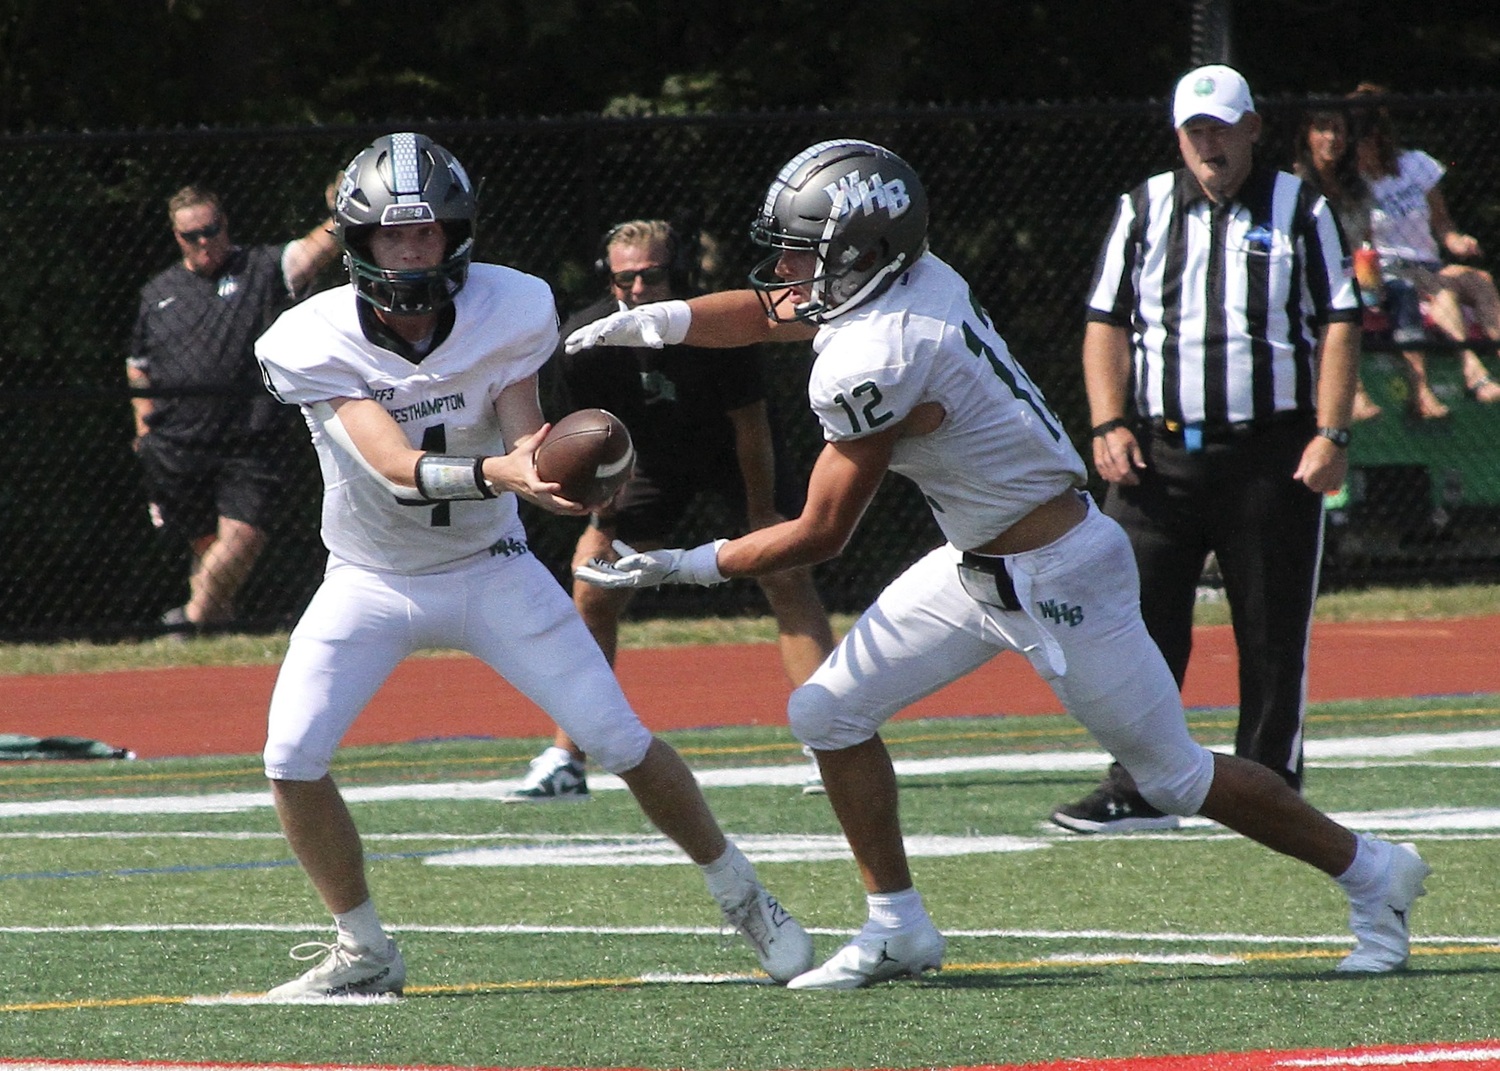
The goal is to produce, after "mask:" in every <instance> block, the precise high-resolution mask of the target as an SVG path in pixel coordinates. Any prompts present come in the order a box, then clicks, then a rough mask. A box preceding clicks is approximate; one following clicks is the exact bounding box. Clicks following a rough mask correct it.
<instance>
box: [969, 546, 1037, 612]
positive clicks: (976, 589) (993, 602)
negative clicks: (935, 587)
mask: <svg viewBox="0 0 1500 1071" xmlns="http://www.w3.org/2000/svg"><path fill="white" fill-rule="evenodd" d="M958 579H959V581H960V582H961V583H962V584H963V586H964V590H965V591H967V592H968V593H969V594H970V596H972V597H973V598H975V599H977V600H979V601H980V602H982V603H985V604H987V605H990V606H998V607H1000V609H1002V610H1019V609H1020V608H1021V600H1020V599H1018V598H1016V586H1015V584H1013V583H1011V579H1010V573H1008V572H1006V570H1005V559H1004V558H996V557H991V556H990V555H986V554H971V553H969V552H968V551H964V552H963V560H962V561H960V562H959V564H958Z"/></svg>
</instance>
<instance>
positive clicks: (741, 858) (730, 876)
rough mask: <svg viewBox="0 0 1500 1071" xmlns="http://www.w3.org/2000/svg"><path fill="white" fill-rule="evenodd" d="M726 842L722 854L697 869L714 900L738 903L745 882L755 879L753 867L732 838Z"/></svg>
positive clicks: (741, 897) (742, 897)
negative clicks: (700, 871) (700, 872)
mask: <svg viewBox="0 0 1500 1071" xmlns="http://www.w3.org/2000/svg"><path fill="white" fill-rule="evenodd" d="M726 843H727V844H728V847H726V848H725V849H724V854H723V855H721V856H719V857H718V858H717V859H715V860H714V861H713V862H712V863H708V864H706V865H704V866H701V867H699V868H698V869H700V870H702V871H703V880H704V881H706V882H707V883H708V891H709V892H711V893H712V894H713V897H714V899H715V900H717V901H719V902H720V903H721V904H722V903H739V901H740V900H742V899H744V896H745V883H746V882H753V881H755V867H754V866H753V865H752V864H751V862H750V860H749V859H747V858H745V853H744V852H742V851H740V847H739V845H738V844H736V843H735V842H734V841H732V840H731V841H728V842H726Z"/></svg>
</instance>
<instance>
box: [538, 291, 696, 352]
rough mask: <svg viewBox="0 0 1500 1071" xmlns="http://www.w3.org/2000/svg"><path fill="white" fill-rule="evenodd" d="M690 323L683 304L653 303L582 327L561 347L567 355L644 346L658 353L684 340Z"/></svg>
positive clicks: (689, 317) (685, 303)
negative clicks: (603, 348)
mask: <svg viewBox="0 0 1500 1071" xmlns="http://www.w3.org/2000/svg"><path fill="white" fill-rule="evenodd" d="M692 321H693V310H692V309H690V308H688V303H687V302H686V301H653V302H651V303H649V304H646V305H637V306H636V307H635V308H633V309H625V310H623V311H621V312H612V313H610V314H609V315H608V316H605V317H603V318H601V319H598V320H595V321H594V322H593V323H588V324H584V325H583V326H582V327H580V328H579V329H578V330H577V331H574V332H573V333H572V334H571V335H569V336H568V338H567V340H566V341H565V342H564V343H563V348H564V349H566V350H567V351H568V352H569V353H577V352H578V351H579V350H583V349H588V348H589V347H590V346H646V347H649V348H651V349H653V350H659V349H661V348H662V347H663V346H676V345H677V344H679V343H680V342H681V341H682V340H683V339H684V338H686V337H687V329H688V324H690V323H692Z"/></svg>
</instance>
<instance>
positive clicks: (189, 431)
mask: <svg viewBox="0 0 1500 1071" xmlns="http://www.w3.org/2000/svg"><path fill="white" fill-rule="evenodd" d="M335 192H336V187H335V186H334V185H330V186H329V187H328V189H327V190H326V191H325V200H326V201H327V203H328V204H329V206H330V211H331V210H332V209H331V206H332V203H333V195H334V193H335ZM167 218H168V220H169V221H170V223H171V226H172V234H173V236H174V237H175V238H176V240H177V247H178V249H180V250H181V251H182V259H181V260H180V261H178V262H177V263H175V264H173V265H172V266H171V267H170V268H168V269H166V270H165V271H163V272H162V273H161V274H159V275H157V276H156V277H154V278H153V279H151V281H150V282H148V283H147V284H146V285H145V286H144V287H143V288H142V289H141V303H140V310H139V312H138V314H137V317H136V323H135V331H134V334H133V335H132V338H131V349H130V354H131V355H130V358H129V360H128V361H127V362H126V377H127V379H128V381H129V383H130V386H131V387H132V388H133V389H135V390H137V391H142V392H150V391H161V392H163V393H161V394H159V395H153V394H150V393H144V394H138V395H135V396H133V397H132V400H131V405H132V407H133V408H134V410H135V452H136V454H137V456H138V457H139V458H140V460H141V467H142V470H143V475H144V478H145V482H146V488H147V493H148V495H149V497H150V511H151V522H152V524H153V525H155V526H156V527H157V528H158V529H160V530H162V531H163V532H164V533H166V534H167V535H169V536H171V537H173V538H175V539H180V540H182V541H184V542H186V543H187V545H188V547H189V548H190V551H191V553H192V567H191V571H190V574H189V578H188V586H189V598H188V601H187V603H186V604H184V605H182V606H179V607H176V608H174V609H171V610H168V611H167V613H166V614H165V615H163V617H162V624H164V625H166V626H167V627H168V628H169V629H171V630H173V631H177V632H182V631H191V630H193V629H196V628H198V627H199V626H202V625H210V624H222V623H224V622H227V621H229V620H230V619H232V618H233V616H234V597H235V595H236V593H237V592H238V591H239V589H240V586H241V585H242V584H243V583H244V581H245V578H246V577H247V576H248V575H249V572H250V569H251V567H252V566H253V565H254V564H255V559H256V558H257V557H258V556H259V555H260V552H261V550H262V549H263V548H264V546H265V542H266V531H265V529H266V524H267V522H268V521H269V520H270V514H271V512H272V508H273V501H274V497H275V492H276V490H277V487H278V483H279V476H278V465H277V458H276V457H275V456H274V451H275V450H276V449H277V446H278V442H279V439H278V436H277V434H276V433H277V429H278V428H279V427H280V426H281V421H282V420H283V419H284V418H283V416H282V412H283V411H282V407H281V406H280V405H278V404H277V402H276V400H275V399H274V398H272V397H271V396H270V395H269V394H268V393H267V392H266V390H265V387H264V386H263V384H262V383H261V378H260V371H259V368H258V366H257V365H256V363H255V354H254V350H253V346H254V343H255V340H256V339H257V338H258V337H259V336H260V334H261V332H262V331H264V330H265V329H266V327H268V326H269V325H270V323H271V321H272V320H274V319H275V318H276V316H277V314H278V313H280V312H281V311H282V309H283V308H284V307H285V305H286V303H287V301H288V299H290V298H298V297H302V296H305V294H306V292H307V289H308V287H309V286H310V285H311V283H312V281H313V279H314V278H315V277H316V275H317V273H318V272H319V271H320V270H321V269H322V268H323V266H324V265H326V264H328V263H329V261H331V260H332V259H333V257H334V254H335V253H336V252H337V251H338V245H337V243H336V242H335V241H334V237H333V232H332V224H331V222H329V221H324V222H322V223H319V224H318V225H317V226H316V227H314V228H313V229H312V230H311V231H309V232H308V233H307V234H306V235H304V236H303V237H301V238H299V239H296V240H295V241H292V242H288V243H286V244H284V245H260V246H250V247H242V246H237V245H235V244H234V243H233V242H231V241H230V237H229V218H228V216H227V215H225V213H224V208H223V205H222V204H221V203H220V201H219V198H218V196H217V195H215V194H214V193H212V192H210V191H208V190H204V189H201V188H200V187H197V186H186V187H184V188H183V189H181V190H179V191H177V193H176V194H174V195H173V196H172V198H171V199H170V200H169V201H168V202H167Z"/></svg>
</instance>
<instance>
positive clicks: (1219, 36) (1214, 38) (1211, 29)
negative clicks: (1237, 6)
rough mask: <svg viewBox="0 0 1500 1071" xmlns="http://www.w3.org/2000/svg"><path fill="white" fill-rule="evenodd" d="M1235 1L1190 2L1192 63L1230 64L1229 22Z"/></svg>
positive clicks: (1197, 64)
mask: <svg viewBox="0 0 1500 1071" xmlns="http://www.w3.org/2000/svg"><path fill="white" fill-rule="evenodd" d="M1233 7H1234V0H1193V46H1192V64H1193V66H1194V67H1201V66H1203V65H1204V64H1205V63H1232V62H1233V55H1232V53H1233V44H1232V41H1231V33H1230V25H1229V24H1230V22H1231V18H1230V15H1231V11H1232V8H1233Z"/></svg>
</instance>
